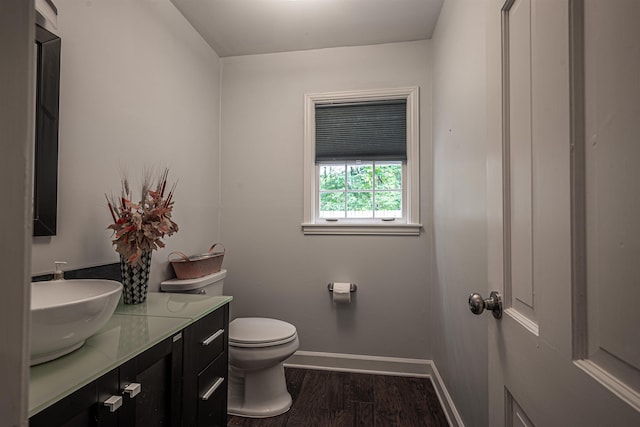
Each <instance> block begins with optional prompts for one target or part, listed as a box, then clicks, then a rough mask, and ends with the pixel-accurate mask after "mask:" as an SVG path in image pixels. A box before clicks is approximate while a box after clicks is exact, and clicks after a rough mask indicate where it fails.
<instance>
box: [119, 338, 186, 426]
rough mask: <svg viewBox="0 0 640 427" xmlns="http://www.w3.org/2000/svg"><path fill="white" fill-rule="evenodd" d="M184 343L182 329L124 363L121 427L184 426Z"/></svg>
mask: <svg viewBox="0 0 640 427" xmlns="http://www.w3.org/2000/svg"><path fill="white" fill-rule="evenodd" d="M182 345H183V339H182V333H179V334H176V335H174V336H173V337H171V338H167V339H165V340H164V341H162V342H161V343H159V344H156V345H155V346H153V347H152V348H150V349H149V350H146V351H145V352H144V353H142V354H140V355H138V356H137V357H135V358H133V359H131V360H129V361H128V362H126V363H124V364H123V365H121V366H120V369H119V390H120V391H121V393H122V398H123V399H124V401H123V404H122V407H121V408H120V409H119V415H118V417H119V423H118V426H119V427H133V426H142V425H146V426H154V427H179V426H180V413H181V411H180V406H181V402H182V399H181V395H182V392H181V391H182Z"/></svg>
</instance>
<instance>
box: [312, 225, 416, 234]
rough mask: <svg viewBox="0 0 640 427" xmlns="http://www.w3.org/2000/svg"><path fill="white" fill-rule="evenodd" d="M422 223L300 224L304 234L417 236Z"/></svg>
mask: <svg viewBox="0 0 640 427" xmlns="http://www.w3.org/2000/svg"><path fill="white" fill-rule="evenodd" d="M421 229H422V224H385V225H379V224H336V223H332V224H313V223H304V224H302V232H303V233H304V234H310V235H318V234H326V235H388V236H419V235H420V230H421Z"/></svg>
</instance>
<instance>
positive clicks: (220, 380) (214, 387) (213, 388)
mask: <svg viewBox="0 0 640 427" xmlns="http://www.w3.org/2000/svg"><path fill="white" fill-rule="evenodd" d="M223 382H224V378H222V377H219V378H218V379H217V380H216V382H215V383H213V385H212V386H211V387H209V390H207V391H205V392H204V394H203V395H202V396H200V399H202V400H209V398H210V397H211V395H212V394H213V392H214V391H216V390H217V389H218V387H220V385H221V384H222V383H223Z"/></svg>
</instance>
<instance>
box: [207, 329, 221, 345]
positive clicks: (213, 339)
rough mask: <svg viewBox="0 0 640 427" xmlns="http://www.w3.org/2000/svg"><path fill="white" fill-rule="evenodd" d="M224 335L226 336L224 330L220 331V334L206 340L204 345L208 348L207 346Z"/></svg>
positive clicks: (217, 333)
mask: <svg viewBox="0 0 640 427" xmlns="http://www.w3.org/2000/svg"><path fill="white" fill-rule="evenodd" d="M222 334H224V329H218V332H216V333H215V334H213V335H211V336H210V337H209V338H207V339H206V340H204V341H202V345H204V346H207V345H209V344H211V343H212V342H214V341H215V340H216V338H218V337H219V336H220V335H222Z"/></svg>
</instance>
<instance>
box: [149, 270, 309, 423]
mask: <svg viewBox="0 0 640 427" xmlns="http://www.w3.org/2000/svg"><path fill="white" fill-rule="evenodd" d="M226 276H227V271H226V270H221V271H220V272H218V273H214V274H212V275H209V276H205V277H200V278H198V279H189V280H180V279H171V280H167V281H164V282H162V283H161V285H160V289H161V290H163V291H165V292H181V293H198V294H207V295H222V293H223V292H222V289H223V280H224V278H225V277H226ZM228 335H229V399H228V409H227V412H228V413H229V414H230V415H237V416H241V417H251V418H266V417H273V416H276V415H280V414H283V413H285V412H287V411H288V410H289V408H290V407H291V395H290V394H289V392H288V391H287V385H286V382H285V377H284V366H283V364H282V363H283V362H284V361H285V360H286V359H287V358H288V357H289V356H291V355H292V354H293V353H294V352H295V351H296V350H297V349H298V347H299V346H300V343H299V341H298V333H297V331H296V328H295V326H293V325H292V324H290V323H287V322H283V321H282V320H276V319H268V318H264V317H241V318H237V319H234V320H232V321H231V322H230V323H229V331H228Z"/></svg>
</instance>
